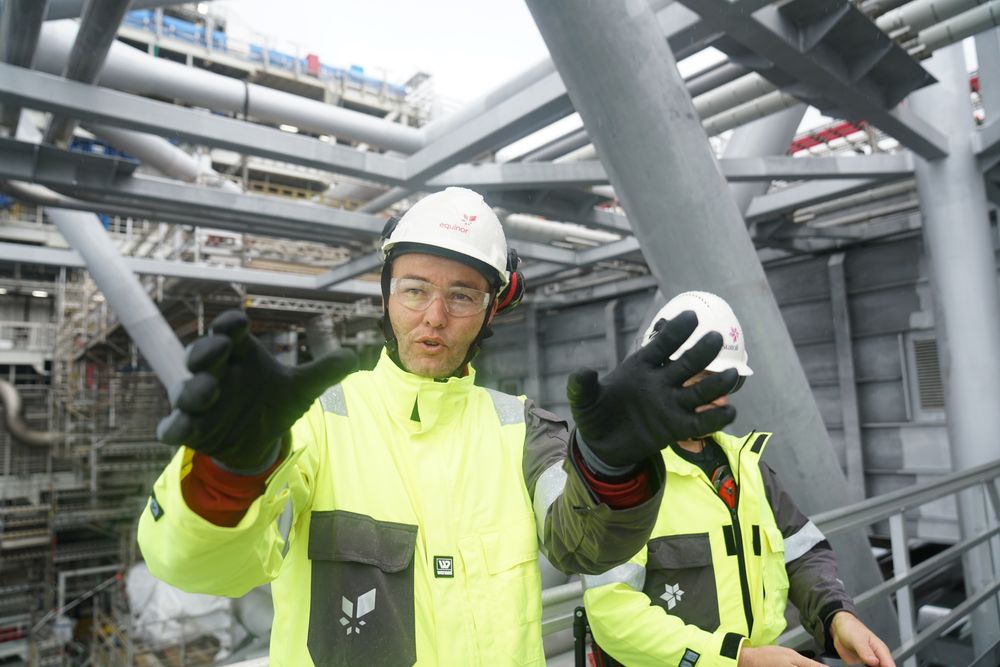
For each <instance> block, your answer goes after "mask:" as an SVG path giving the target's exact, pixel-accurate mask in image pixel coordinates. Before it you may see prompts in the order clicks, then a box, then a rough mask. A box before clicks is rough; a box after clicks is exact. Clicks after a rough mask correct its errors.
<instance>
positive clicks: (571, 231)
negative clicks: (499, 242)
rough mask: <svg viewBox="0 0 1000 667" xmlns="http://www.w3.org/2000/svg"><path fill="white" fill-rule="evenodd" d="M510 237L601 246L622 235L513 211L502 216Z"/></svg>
mask: <svg viewBox="0 0 1000 667" xmlns="http://www.w3.org/2000/svg"><path fill="white" fill-rule="evenodd" d="M500 220H501V222H502V223H503V228H504V229H505V230H506V232H507V237H508V238H515V239H520V240H522V241H535V242H538V243H549V242H551V241H563V242H566V243H575V244H579V245H589V246H599V245H604V244H605V243H612V242H614V241H620V240H621V238H622V237H621V235H619V234H612V233H611V232H603V231H600V230H598V229H590V228H589V227H584V226H583V225H574V224H572V223H566V222H556V221H554V220H547V219H545V218H540V217H538V216H534V215H525V214H523V213H511V214H509V215H507V216H506V217H501V218H500Z"/></svg>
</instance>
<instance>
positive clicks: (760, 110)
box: [702, 90, 801, 137]
mask: <svg viewBox="0 0 1000 667" xmlns="http://www.w3.org/2000/svg"><path fill="white" fill-rule="evenodd" d="M796 104H801V102H799V101H798V100H797V99H796V98H794V97H792V96H791V95H789V94H787V93H783V92H781V91H780V90H776V91H774V92H773V93H768V94H767V95H764V96H763V97H759V98H757V99H755V100H751V101H750V102H747V103H745V104H741V105H740V106H738V107H735V108H733V109H729V110H728V111H725V112H723V113H720V114H718V115H716V116H712V117H711V118H709V119H707V120H705V121H704V122H703V123H702V127H704V129H705V132H706V133H707V134H708V136H710V137H713V136H715V135H717V134H722V133H723V132H725V131H726V130H732V129H733V128H736V127H739V126H741V125H746V124H747V123H749V122H752V121H755V120H757V119H758V118H764V117H765V116H770V115H771V114H773V113H776V112H778V111H781V110H782V109H788V108H789V107H793V106H795V105H796Z"/></svg>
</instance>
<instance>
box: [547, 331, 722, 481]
mask: <svg viewBox="0 0 1000 667" xmlns="http://www.w3.org/2000/svg"><path fill="white" fill-rule="evenodd" d="M697 326H698V317H697V316H696V315H695V314H694V313H693V312H691V311H685V312H683V313H681V314H680V315H678V316H677V317H675V318H674V319H672V320H670V321H669V322H668V323H667V324H666V326H664V327H663V329H661V330H660V332H659V334H658V335H657V336H656V337H655V338H653V340H651V341H650V342H649V343H648V344H647V345H646V346H645V347H643V348H641V349H639V350H637V351H636V352H634V353H633V354H631V355H629V356H628V357H627V358H626V359H625V360H624V361H622V362H621V363H620V364H618V367H617V368H615V369H614V370H613V371H611V372H610V373H608V374H607V375H606V376H605V377H604V379H603V380H598V379H597V371H594V370H592V369H589V368H583V369H580V370H578V371H576V372H575V373H573V374H572V375H570V376H569V380H568V382H567V383H566V395H567V397H568V398H569V405H570V410H572V412H573V420H574V421H575V422H576V428H577V432H578V433H579V435H580V436H582V437H583V441H584V443H586V447H588V448H589V449H590V451H591V452H592V453H593V454H594V455H596V456H597V458H598V459H600V460H601V461H602V462H603V463H605V464H607V465H608V466H613V467H616V468H628V467H629V466H634V465H635V464H638V463H640V462H642V461H645V460H647V459H648V458H650V457H651V456H653V455H654V454H657V453H658V452H659V451H660V450H661V449H663V448H664V447H666V446H667V445H669V444H670V443H672V442H677V441H678V440H687V439H692V438H697V437H699V436H702V435H706V434H709V433H714V432H715V431H718V430H719V429H721V428H722V427H723V426H725V425H726V424H728V423H730V422H731V421H733V419H735V418H736V409H735V408H733V407H732V406H728V405H727V406H724V407H720V408H712V409H710V410H705V411H704V412H701V413H696V412H695V408H697V407H698V406H700V405H707V404H709V403H711V402H712V401H713V400H715V399H716V398H718V397H719V396H722V395H723V394H725V393H727V392H728V391H729V390H730V389H732V388H733V386H734V385H735V384H736V379H737V377H738V376H737V373H736V370H735V369H729V370H727V371H724V372H722V373H717V374H713V375H710V376H708V377H706V378H705V379H703V380H701V381H700V382H698V383H697V384H695V385H692V386H690V387H683V384H684V382H685V381H686V380H687V379H688V378H690V377H692V376H693V375H696V374H697V373H699V372H701V371H703V370H704V369H705V367H706V366H707V365H708V364H710V363H711V362H712V360H713V359H715V356H716V355H717V354H718V353H719V350H721V349H722V336H721V335H720V334H719V333H718V332H715V331H711V332H709V333H707V334H705V335H704V336H703V337H702V338H701V340H700V341H698V342H697V343H695V344H694V346H693V347H692V348H691V349H690V350H688V351H687V352H685V353H684V354H682V355H681V357H680V358H679V359H678V360H677V361H670V355H671V354H672V353H673V352H674V351H675V350H677V348H679V347H680V346H681V345H682V344H683V343H684V341H686V340H687V339H688V337H689V336H690V335H691V334H692V333H693V332H694V330H695V328H696V327H697Z"/></svg>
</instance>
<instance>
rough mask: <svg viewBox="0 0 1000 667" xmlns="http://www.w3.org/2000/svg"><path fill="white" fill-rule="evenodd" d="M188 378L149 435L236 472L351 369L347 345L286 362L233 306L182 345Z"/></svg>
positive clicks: (265, 452) (268, 450)
mask: <svg viewBox="0 0 1000 667" xmlns="http://www.w3.org/2000/svg"><path fill="white" fill-rule="evenodd" d="M187 367H188V370H190V371H191V373H192V376H191V377H190V378H188V379H187V380H186V381H185V382H184V385H183V387H182V388H181V390H180V392H178V394H177V396H176V398H175V399H174V401H173V408H174V410H173V412H171V413H170V415H168V416H167V417H165V418H164V419H163V420H161V421H160V424H159V426H158V427H157V429H156V435H157V437H158V438H159V439H160V441H162V442H164V443H166V444H169V445H181V444H183V445H186V446H188V447H191V448H192V449H196V450H198V451H200V452H203V453H205V454H208V455H210V456H212V457H213V458H215V459H216V460H218V461H220V462H221V463H223V464H224V465H226V466H228V467H230V468H233V469H237V470H247V471H250V470H258V469H259V468H261V467H262V466H263V465H266V463H267V462H268V460H269V458H272V457H273V455H274V452H275V448H276V447H277V445H278V442H279V441H280V439H281V438H282V437H283V436H284V435H285V434H286V433H287V432H288V429H289V428H290V427H291V426H292V424H294V423H295V421H296V420H297V419H298V418H299V417H301V416H302V414H303V413H305V411H306V410H307V409H308V408H309V406H310V405H311V404H312V402H313V401H314V400H315V399H316V397H317V396H319V395H320V394H322V393H323V392H324V391H325V390H326V389H327V388H328V387H330V386H333V385H335V384H337V383H339V382H340V381H341V380H343V379H344V377H346V376H347V375H348V374H349V373H351V372H352V371H353V370H354V369H355V368H356V367H357V358H356V356H355V354H354V353H353V352H351V351H350V350H337V351H335V352H333V353H331V354H329V355H327V356H325V357H323V358H321V359H317V360H315V361H312V362H310V363H308V364H303V365H301V366H296V367H290V366H285V365H284V364H282V363H281V362H279V361H278V360H277V359H275V358H274V355H272V354H271V353H270V352H269V351H268V350H267V349H265V348H264V346H263V345H262V344H261V342H260V341H259V340H257V338H256V337H255V336H253V335H252V334H251V333H250V320H249V319H248V318H247V316H246V314H245V313H244V312H242V311H239V310H227V311H226V312H224V313H222V314H221V315H219V316H218V317H216V318H215V319H214V320H213V321H212V324H211V326H210V329H209V333H208V335H206V336H202V337H201V338H199V339H198V340H196V341H195V342H194V343H192V344H191V346H190V347H189V348H188V354H187Z"/></svg>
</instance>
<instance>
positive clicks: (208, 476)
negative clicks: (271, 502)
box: [181, 452, 283, 528]
mask: <svg viewBox="0 0 1000 667" xmlns="http://www.w3.org/2000/svg"><path fill="white" fill-rule="evenodd" d="M282 459H283V457H282V458H279V459H278V460H277V461H275V462H274V465H272V466H271V467H270V468H268V469H267V470H265V471H264V472H262V473H260V474H259V475H236V474H234V473H231V472H228V471H226V470H223V469H222V468H220V467H219V466H218V464H217V463H216V462H215V461H213V460H212V457H210V456H205V455H204V454H199V453H197V452H196V453H195V455H194V458H193V459H192V460H191V471H190V472H189V473H188V474H187V475H186V476H185V477H184V479H182V480H181V492H182V493H183V494H184V502H185V503H187V506H188V507H190V508H191V511H193V512H194V513H195V514H197V515H198V516H200V517H202V518H203V519H205V520H207V521H210V522H212V523H214V524H215V525H216V526H222V527H224V528H232V527H233V526H235V525H236V524H238V523H239V522H240V521H241V520H242V519H243V515H245V514H246V513H247V510H248V509H249V508H250V505H252V504H253V501H254V500H256V499H257V498H259V497H260V496H261V495H262V494H263V493H264V489H265V487H266V486H267V485H266V484H265V482H266V481H267V478H268V476H270V474H271V473H272V472H273V471H274V469H275V468H277V467H278V466H279V465H281V461H282Z"/></svg>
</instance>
